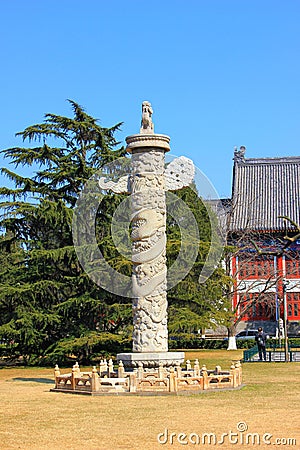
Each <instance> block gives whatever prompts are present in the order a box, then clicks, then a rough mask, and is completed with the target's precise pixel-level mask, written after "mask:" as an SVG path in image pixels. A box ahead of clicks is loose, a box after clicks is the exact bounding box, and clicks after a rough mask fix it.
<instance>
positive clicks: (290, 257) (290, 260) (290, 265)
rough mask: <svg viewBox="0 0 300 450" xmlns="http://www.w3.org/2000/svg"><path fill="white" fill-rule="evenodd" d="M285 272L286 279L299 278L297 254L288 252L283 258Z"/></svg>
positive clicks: (299, 256)
mask: <svg viewBox="0 0 300 450" xmlns="http://www.w3.org/2000/svg"><path fill="white" fill-rule="evenodd" d="M285 272H286V277H287V278H298V277H299V276H300V254H299V252H289V253H288V254H287V255H286V256H285Z"/></svg>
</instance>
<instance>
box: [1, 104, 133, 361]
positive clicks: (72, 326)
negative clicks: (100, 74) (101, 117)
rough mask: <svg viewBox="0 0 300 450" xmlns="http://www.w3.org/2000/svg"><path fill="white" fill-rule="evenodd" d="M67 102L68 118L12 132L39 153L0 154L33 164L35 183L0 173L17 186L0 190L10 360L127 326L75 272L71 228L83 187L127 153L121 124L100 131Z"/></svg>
mask: <svg viewBox="0 0 300 450" xmlns="http://www.w3.org/2000/svg"><path fill="white" fill-rule="evenodd" d="M69 103H70V105H71V107H72V110H73V117H72V118H68V117H63V116H58V115H55V114H46V115H45V120H44V122H43V123H41V124H36V125H32V126H30V127H28V128H26V129H25V130H24V131H22V132H20V133H17V136H21V137H22V138H23V141H25V140H28V141H29V142H30V143H34V142H37V143H38V144H39V145H38V146H37V147H29V148H28V147H26V148H24V147H14V148H9V149H6V150H3V151H2V153H3V154H4V155H5V157H6V158H9V159H10V161H11V163H13V164H14V165H15V166H16V167H18V166H21V167H22V166H27V167H32V166H36V165H38V166H39V170H37V171H36V173H35V175H34V176H33V177H23V176H21V175H18V174H17V173H15V172H12V171H11V170H9V169H7V168H3V169H2V173H3V174H4V175H6V176H7V177H8V178H9V179H10V180H11V181H12V182H13V183H14V185H15V187H14V188H5V187H3V188H1V189H0V194H1V196H2V198H3V201H2V203H1V208H2V216H1V222H0V225H1V228H2V232H3V236H2V239H1V242H0V245H1V249H2V257H3V258H5V256H6V255H7V254H9V257H10V263H9V265H6V266H4V270H3V271H2V273H1V275H0V282H1V286H0V310H1V312H2V314H1V318H0V336H1V337H2V338H3V339H9V340H10V341H13V342H14V346H13V349H12V351H13V353H14V355H15V356H22V357H23V358H24V360H25V362H26V361H30V359H32V358H34V357H35V356H36V355H42V354H47V353H48V354H49V352H50V353H51V351H53V352H54V353H55V347H56V345H57V342H61V341H63V340H68V341H72V339H77V338H78V337H86V339H87V340H88V336H89V335H90V334H91V333H93V332H95V331H96V330H102V331H105V332H109V331H111V330H112V329H116V328H118V327H120V328H121V327H122V325H123V320H125V321H126V319H127V320H128V312H127V310H128V305H123V304H122V299H118V298H116V297H115V296H112V295H110V294H108V293H106V292H104V291H103V290H102V289H101V288H99V287H97V286H96V285H94V284H93V283H92V282H91V280H89V278H88V277H87V276H86V274H85V273H84V272H83V270H82V269H81V267H80V266H79V263H78V261H77V257H76V254H75V251H74V248H73V243H72V229H71V226H72V210H73V208H74V205H75V203H76V200H77V197H78V195H79V193H80V191H81V189H82V187H83V185H84V183H85V181H86V180H87V179H88V178H90V176H91V175H93V173H95V171H96V170H98V169H99V168H101V167H103V165H105V164H106V163H108V162H110V161H112V160H114V159H116V158H119V157H121V156H124V155H125V150H124V148H123V147H121V148H119V149H117V150H115V147H117V146H118V144H119V143H118V142H117V141H116V139H115V137H114V134H115V133H116V131H117V130H119V128H120V126H121V123H118V124H117V125H115V126H113V127H111V128H103V127H101V126H100V125H99V124H98V122H97V120H96V119H94V118H93V117H91V116H90V115H88V114H87V113H86V112H85V111H84V109H83V108H82V107H81V106H80V105H78V104H77V103H76V102H74V101H72V100H69ZM57 141H58V142H59V145H57V146H56V145H54V144H56V142H57ZM49 142H51V143H52V145H51V146H50V144H49ZM117 202H118V199H116V198H115V197H114V196H110V197H108V198H107V199H106V200H104V201H103V202H102V204H101V211H100V214H101V215H102V216H101V220H102V225H105V224H104V222H105V220H106V222H108V221H109V216H110V214H111V213H112V210H113V208H114V206H115V205H116V204H117ZM106 227H108V225H106ZM123 311H124V314H123ZM94 340H95V339H94ZM69 344H70V342H69ZM69 347H72V345H71V344H70V345H69Z"/></svg>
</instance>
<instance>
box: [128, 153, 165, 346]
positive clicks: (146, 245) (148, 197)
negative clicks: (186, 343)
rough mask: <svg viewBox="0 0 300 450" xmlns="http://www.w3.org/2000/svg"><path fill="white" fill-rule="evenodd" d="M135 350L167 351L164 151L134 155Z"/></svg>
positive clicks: (132, 234)
mask: <svg viewBox="0 0 300 450" xmlns="http://www.w3.org/2000/svg"><path fill="white" fill-rule="evenodd" d="M132 166H133V171H132V172H133V174H132V185H131V186H132V196H131V199H132V233H131V238H132V261H133V263H134V266H133V275H132V289H133V296H134V300H133V324H134V331H133V351H134V352H157V351H167V350H168V330H167V296H166V288H167V284H166V283H167V282H166V279H167V278H166V276H167V271H166V250H165V248H166V234H165V233H166V203H165V192H164V177H163V171H164V153H163V152H162V151H159V150H157V151H154V150H152V151H150V152H147V153H140V152H136V153H135V154H133V156H132Z"/></svg>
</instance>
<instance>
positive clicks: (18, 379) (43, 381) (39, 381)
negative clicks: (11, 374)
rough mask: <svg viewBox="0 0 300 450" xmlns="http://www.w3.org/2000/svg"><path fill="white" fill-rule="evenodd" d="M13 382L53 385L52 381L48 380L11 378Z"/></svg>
mask: <svg viewBox="0 0 300 450" xmlns="http://www.w3.org/2000/svg"><path fill="white" fill-rule="evenodd" d="M13 381H34V382H35V383H44V384H53V383H54V381H53V380H49V378H23V377H16V378H13Z"/></svg>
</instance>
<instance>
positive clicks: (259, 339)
mask: <svg viewBox="0 0 300 450" xmlns="http://www.w3.org/2000/svg"><path fill="white" fill-rule="evenodd" d="M266 340H267V335H266V333H265V332H264V331H263V329H262V327H259V328H258V332H257V333H256V335H255V341H256V343H257V347H258V354H259V360H260V361H262V360H264V361H266V359H267V358H266V356H267V354H266Z"/></svg>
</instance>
